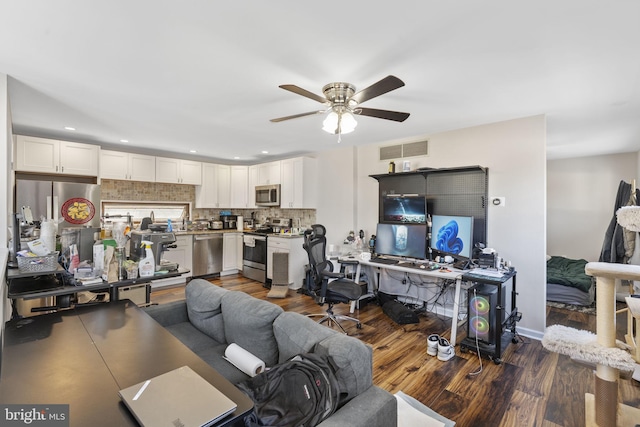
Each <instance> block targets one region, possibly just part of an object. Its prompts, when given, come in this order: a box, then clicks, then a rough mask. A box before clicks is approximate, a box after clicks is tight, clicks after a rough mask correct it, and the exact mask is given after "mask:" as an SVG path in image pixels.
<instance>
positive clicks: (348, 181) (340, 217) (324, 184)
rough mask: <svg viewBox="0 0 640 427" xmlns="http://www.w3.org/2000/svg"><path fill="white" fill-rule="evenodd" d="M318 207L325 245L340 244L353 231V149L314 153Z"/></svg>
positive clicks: (318, 220) (354, 181) (354, 192)
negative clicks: (316, 170) (316, 167)
mask: <svg viewBox="0 0 640 427" xmlns="http://www.w3.org/2000/svg"><path fill="white" fill-rule="evenodd" d="M314 157H316V159H317V166H318V208H317V209H316V221H317V222H318V223H319V224H322V225H324V226H325V227H326V228H327V243H329V244H335V245H340V244H342V242H343V241H344V239H345V237H347V236H348V235H349V231H352V230H353V231H355V232H356V233H357V230H356V217H355V215H356V212H357V206H356V198H355V197H354V195H356V194H357V189H356V180H355V176H354V174H355V173H356V166H355V148H353V147H339V148H336V149H335V150H330V151H323V152H320V153H317V154H316V155H315V156H314Z"/></svg>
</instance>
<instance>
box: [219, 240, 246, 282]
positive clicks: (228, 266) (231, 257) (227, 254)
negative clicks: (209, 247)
mask: <svg viewBox="0 0 640 427" xmlns="http://www.w3.org/2000/svg"><path fill="white" fill-rule="evenodd" d="M238 257H239V258H238ZM239 265H240V268H238V266H239ZM241 269H242V233H240V232H238V233H234V232H226V233H224V236H223V237H222V272H221V273H220V275H221V276H224V275H227V274H235V273H237V272H238V271H239V270H241Z"/></svg>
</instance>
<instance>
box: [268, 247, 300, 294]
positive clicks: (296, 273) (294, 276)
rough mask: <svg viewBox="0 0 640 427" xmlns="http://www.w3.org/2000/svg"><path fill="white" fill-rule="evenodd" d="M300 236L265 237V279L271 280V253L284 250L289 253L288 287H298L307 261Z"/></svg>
mask: <svg viewBox="0 0 640 427" xmlns="http://www.w3.org/2000/svg"><path fill="white" fill-rule="evenodd" d="M302 240H303V239H302V236H300V237H298V236H295V237H276V236H269V237H268V238H267V279H269V280H273V254H274V253H276V252H286V253H288V254H289V268H288V276H289V288H291V289H300V288H301V287H302V282H303V281H304V268H305V265H307V264H308V263H309V259H308V258H307V253H306V252H305V250H304V249H303V247H302Z"/></svg>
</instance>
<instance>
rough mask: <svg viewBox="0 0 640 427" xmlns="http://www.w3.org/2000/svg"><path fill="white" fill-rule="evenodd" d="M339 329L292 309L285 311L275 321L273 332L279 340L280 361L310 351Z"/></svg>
mask: <svg viewBox="0 0 640 427" xmlns="http://www.w3.org/2000/svg"><path fill="white" fill-rule="evenodd" d="M337 333H338V332H337V331H334V330H332V329H329V328H327V327H325V326H322V325H319V324H318V323H317V322H314V321H313V320H311V319H309V318H308V317H307V316H303V315H301V314H298V313H293V312H291V311H285V312H284V313H282V314H281V315H280V316H278V317H277V318H276V320H275V321H274V322H273V334H274V336H275V337H276V341H277V342H278V351H279V352H280V355H279V356H278V363H282V362H285V361H287V360H289V359H291V358H292V357H293V356H296V355H298V354H301V353H309V352H311V351H312V349H313V346H314V345H316V343H318V342H319V341H322V340H323V339H325V338H327V337H329V336H331V335H333V334H337Z"/></svg>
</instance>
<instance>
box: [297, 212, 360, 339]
mask: <svg viewBox="0 0 640 427" xmlns="http://www.w3.org/2000/svg"><path fill="white" fill-rule="evenodd" d="M325 234H326V228H325V227H324V226H322V225H320V224H314V225H312V226H311V228H310V229H308V230H305V232H304V244H303V245H302V247H303V248H304V250H305V251H307V255H308V256H309V270H310V271H309V273H310V279H311V280H307V289H308V290H309V291H310V292H311V293H312V294H313V296H314V297H315V299H316V301H317V302H318V304H319V305H324V304H328V305H329V307H328V308H327V311H326V313H325V314H309V315H308V316H309V317H312V316H322V319H320V320H319V321H318V323H323V322H325V321H326V322H327V325H328V326H330V325H331V322H333V323H335V324H336V325H338V326H339V327H340V329H342V332H344V333H345V334H346V333H347V332H346V331H345V330H344V328H343V327H342V325H340V323H339V322H338V320H351V321H353V322H356V327H357V328H358V329H360V328H362V324H361V323H360V321H359V320H358V319H356V318H353V317H349V316H342V315H335V314H333V305H334V304H338V303H347V304H348V303H350V302H351V301H355V300H357V299H358V298H359V297H360V296H361V295H362V289H361V288H360V286H359V285H358V284H357V283H356V282H353V281H351V280H347V279H345V278H344V276H345V275H344V274H343V273H338V272H333V264H332V263H331V261H329V260H328V259H327V258H326V249H327V238H326V237H325ZM309 282H311V283H309Z"/></svg>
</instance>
